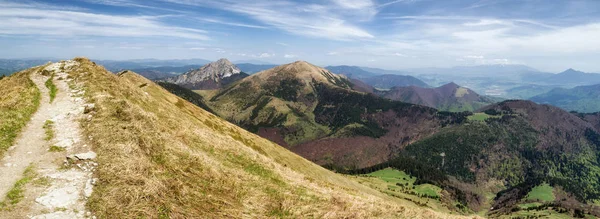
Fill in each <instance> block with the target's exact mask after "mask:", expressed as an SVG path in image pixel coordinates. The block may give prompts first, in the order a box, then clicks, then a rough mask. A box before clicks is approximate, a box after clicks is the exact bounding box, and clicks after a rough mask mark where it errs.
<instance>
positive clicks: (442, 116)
mask: <svg viewBox="0 0 600 219" xmlns="http://www.w3.org/2000/svg"><path fill="white" fill-rule="evenodd" d="M277 85H278V86H277ZM163 86H164V85H163ZM355 87H356V85H355V84H353V80H349V79H345V77H344V76H335V75H334V74H331V73H329V72H328V71H327V70H325V69H322V68H319V67H317V66H314V65H311V64H310V63H306V62H295V63H290V64H287V65H282V66H279V67H275V68H273V69H270V70H266V71H263V72H259V73H256V74H254V75H252V76H251V77H248V78H245V79H242V80H240V81H238V82H234V83H233V84H232V85H230V86H229V87H226V88H223V89H218V90H212V91H196V93H197V94H200V95H199V96H198V97H196V98H195V100H196V101H198V102H201V103H202V104H204V105H203V106H202V107H205V108H206V107H207V108H209V109H210V110H213V111H214V112H215V113H216V114H217V115H220V116H222V117H223V118H225V119H227V120H229V121H231V122H234V123H236V124H238V125H240V126H241V127H243V128H245V129H247V130H249V131H251V132H254V133H257V134H258V135H260V136H262V137H265V138H267V139H269V140H271V141H273V142H276V143H278V144H280V145H282V146H284V147H286V148H288V149H289V150H291V151H293V152H295V153H297V154H299V155H301V156H303V157H305V158H307V159H309V160H311V161H313V162H315V163H317V164H319V165H322V166H324V167H326V168H329V169H331V170H334V171H336V172H340V173H345V174H351V175H354V174H358V175H356V176H353V178H354V179H357V180H359V182H362V183H364V184H365V185H368V186H370V187H372V188H375V189H377V190H379V191H382V192H384V193H386V194H388V195H390V196H392V197H395V198H399V199H403V200H407V201H411V202H413V203H415V204H417V205H420V206H429V207H430V208H433V209H438V210H440V211H452V212H463V213H465V214H480V215H482V216H494V217H496V216H502V215H507V214H513V213H514V212H516V213H514V215H527V214H526V213H524V212H529V211H534V212H538V213H539V214H547V215H549V214H552V213H554V214H556V215H565V216H566V217H568V215H569V214H565V213H566V212H568V211H569V210H568V209H571V210H575V211H577V212H581V214H591V215H597V214H598V212H597V211H596V210H595V207H594V204H585V203H587V201H585V200H595V199H596V198H595V191H596V190H597V188H598V186H600V184H598V183H596V182H593V181H590V179H591V178H590V177H591V176H594V174H596V170H595V168H597V166H595V163H596V162H597V161H595V159H596V158H595V157H596V156H598V153H599V152H598V151H597V150H598V149H597V143H596V140H595V137H594V136H595V135H597V134H594V133H596V132H595V131H593V130H594V125H596V123H589V122H588V121H585V120H582V119H580V118H578V117H577V115H573V114H571V113H569V112H566V111H564V110H561V109H558V108H556V107H551V106H548V105H538V104H536V103H534V102H531V101H524V100H511V101H501V102H498V103H495V102H496V101H493V100H488V101H489V102H488V103H482V104H481V105H479V106H478V107H472V108H470V109H468V110H467V109H465V110H457V111H459V112H454V113H451V112H444V111H438V110H436V109H434V108H429V107H426V106H419V105H412V104H408V103H405V102H397V101H393V100H389V99H386V98H382V97H379V96H378V95H377V94H376V93H377V92H381V93H384V92H390V91H377V90H376V89H373V91H374V92H372V93H371V92H366V93H365V92H364V91H362V90H361V89H362V88H363V87H364V85H363V86H362V87H361V89H359V90H354V88H355ZM409 88H411V89H415V88H416V87H414V86H413V87H409ZM395 89H396V88H395ZM418 89H423V90H428V89H431V88H418ZM436 89H438V90H437V91H436V92H438V93H439V94H444V95H448V94H450V95H451V96H452V97H465V96H469V95H471V96H472V97H473V98H474V99H477V98H483V97H481V96H478V95H477V94H476V93H474V92H473V91H471V90H469V89H466V88H462V87H460V86H458V85H456V84H448V85H446V86H444V87H442V88H436ZM393 90H394V89H392V90H391V91H393ZM249 94H251V95H249ZM384 97H385V95H384ZM469 98H471V97H469ZM471 100H473V99H471ZM438 107H439V106H438ZM231 109H241V111H232V110H231ZM463 111H466V112H463ZM468 111H474V112H468ZM405 115H406V116H409V115H410V119H409V118H408V117H405ZM355 116H356V117H355ZM565 121H569V122H565ZM594 121H595V120H594ZM558 124H561V125H560V126H558ZM550 127H553V128H554V129H551V128H550ZM399 139H401V140H400V141H398V140H399ZM574 139H577V140H575V141H574ZM562 153H566V154H562ZM590 153H591V154H593V155H592V156H591V157H587V158H586V156H587V155H586V154H590ZM565 156H566V157H565ZM567 157H568V158H567ZM572 159H575V160H578V161H577V162H582V163H581V164H579V165H583V166H586V167H592V168H591V169H585V170H582V169H579V168H578V167H577V166H578V164H572V165H571V164H569V167H564V166H562V167H559V166H560V165H561V164H563V163H565V162H567V161H568V160H572ZM569 162H570V161H569ZM557 165H558V166H557ZM390 167H391V168H394V169H389V168H390ZM386 168H387V169H386ZM398 170H401V171H404V172H396V171H398ZM548 171H553V174H552V175H550V176H544V173H547V172H548ZM407 173H408V174H410V175H406V174H407ZM365 174H366V175H365ZM387 175H391V176H387ZM407 176H408V179H410V180H409V181H407V180H406V179H405V178H407ZM365 177H366V178H365ZM373 177H375V178H380V179H374V178H373ZM400 179H402V180H400ZM379 180H382V181H379ZM390 183H391V184H390ZM398 183H399V184H402V185H403V186H400V185H398ZM409 184H410V185H412V186H409ZM523 185H529V186H528V187H523ZM536 185H539V186H542V187H543V186H545V187H543V188H553V189H555V190H556V191H560V193H561V194H563V195H564V196H565V197H569V198H563V199H555V198H554V199H552V200H550V198H545V199H542V200H540V201H538V200H537V198H528V197H529V196H530V195H528V194H530V193H532V192H533V194H534V195H533V196H534V197H535V196H536V195H535V194H536V193H539V192H536V191H537V189H534V188H537V187H535V186H536ZM549 185H551V186H549ZM584 187H588V188H589V190H587V189H586V190H581V189H582V188H584ZM517 191H520V192H519V193H515V192H517ZM531 191H532V192H531ZM546 194H547V192H546ZM546 197H550V196H547V195H546ZM592 202H593V201H592ZM574 203H577V204H575V205H578V206H585V207H576V208H573V207H574ZM552 206H554V207H552ZM544 207H546V208H547V207H550V208H553V209H554V210H551V211H547V210H545V209H543V208H544ZM486 209H492V210H486ZM586 209H587V210H586ZM511 212H513V213H511ZM538 213H535V214H538ZM577 214H579V213H577ZM571 215H573V214H571Z"/></svg>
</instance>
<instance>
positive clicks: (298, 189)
mask: <svg viewBox="0 0 600 219" xmlns="http://www.w3.org/2000/svg"><path fill="white" fill-rule="evenodd" d="M76 60H77V61H78V62H80V63H81V65H80V66H79V67H77V68H76V69H73V70H70V71H69V70H68V72H69V73H70V76H71V77H73V78H74V79H75V80H76V82H77V83H82V84H83V86H84V88H85V90H86V97H85V98H86V99H87V100H88V101H89V102H93V103H95V104H96V108H97V111H96V112H95V114H94V116H93V118H92V119H91V120H90V121H86V122H84V124H83V126H82V127H84V129H85V130H84V132H85V135H86V137H88V136H89V137H90V138H89V139H91V142H90V143H91V144H92V145H93V147H94V150H95V151H96V152H97V153H98V163H99V167H98V169H97V171H96V174H97V177H98V178H99V181H98V183H97V185H96V186H95V190H94V193H93V195H92V197H91V198H90V199H89V202H88V207H89V208H90V210H92V211H93V212H94V213H95V214H96V215H97V216H99V218H256V217H260V218H264V217H273V218H281V217H291V218H297V217H309V218H311V217H312V218H374V217H382V218H398V217H400V218H432V217H433V218H436V217H438V218H439V217H453V216H450V215H445V214H441V213H436V212H433V211H431V210H426V209H420V208H417V207H415V206H413V205H410V204H407V205H406V206H403V205H401V203H403V202H400V201H398V200H392V199H390V198H388V197H386V196H385V195H383V194H381V193H379V192H376V191H374V190H372V189H369V188H367V187H364V186H361V185H359V184H358V183H356V182H354V181H351V180H349V179H347V178H345V177H343V176H340V175H337V174H334V173H332V172H330V171H328V170H326V169H323V168H321V167H320V166H317V165H315V164H313V163H311V162H309V161H307V160H305V159H303V158H301V157H299V156H297V155H295V154H293V153H291V152H289V151H288V150H286V149H284V148H283V147H281V146H278V145H276V144H274V143H272V142H270V141H268V140H265V139H263V138H260V137H258V136H256V135H254V134H252V133H249V132H247V131H245V130H243V129H241V128H239V127H237V126H234V125H232V124H230V123H228V122H226V121H224V120H222V119H220V118H217V117H216V116H214V115H212V114H210V113H208V112H206V111H204V110H202V109H200V108H198V107H196V106H194V105H192V104H191V103H188V102H185V101H182V100H181V99H180V98H178V97H176V96H174V95H172V94H170V93H168V92H167V91H166V90H164V89H162V88H161V87H159V86H157V85H155V84H154V83H152V82H151V81H148V80H146V79H144V78H143V77H141V76H139V75H136V74H133V73H125V74H123V75H121V76H116V75H113V74H110V73H108V72H107V71H106V70H105V69H104V68H102V67H100V66H96V65H95V64H94V63H92V62H90V61H89V60H87V59H76ZM144 83H146V84H148V86H144V87H141V88H140V87H139V86H138V85H140V84H144Z"/></svg>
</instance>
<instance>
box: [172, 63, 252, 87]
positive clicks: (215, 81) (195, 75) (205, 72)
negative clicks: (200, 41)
mask: <svg viewBox="0 0 600 219" xmlns="http://www.w3.org/2000/svg"><path fill="white" fill-rule="evenodd" d="M247 76H248V74H246V73H244V72H242V71H241V70H240V69H239V68H238V67H237V66H235V65H234V64H233V63H231V62H230V61H229V60H227V59H219V60H217V61H216V62H211V63H208V64H206V65H205V66H202V67H201V68H199V69H195V70H190V71H188V72H186V73H183V74H181V75H177V76H173V77H170V78H165V79H162V80H163V81H165V82H169V83H173V84H178V85H180V86H183V87H186V88H188V89H193V90H211V89H218V88H221V87H224V86H226V85H228V84H230V83H232V82H235V81H237V80H240V79H242V78H245V77H247Z"/></svg>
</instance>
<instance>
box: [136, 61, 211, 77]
mask: <svg viewBox="0 0 600 219" xmlns="http://www.w3.org/2000/svg"><path fill="white" fill-rule="evenodd" d="M200 67H202V66H201V65H186V66H178V67H172V66H161V67H149V68H138V69H131V71H133V72H135V73H138V74H140V75H142V76H144V77H146V78H148V79H151V80H155V79H162V78H168V77H173V76H176V75H180V74H183V73H185V72H188V71H190V70H193V69H197V68H200Z"/></svg>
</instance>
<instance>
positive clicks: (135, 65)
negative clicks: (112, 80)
mask: <svg viewBox="0 0 600 219" xmlns="http://www.w3.org/2000/svg"><path fill="white" fill-rule="evenodd" d="M94 61H95V62H96V63H98V64H100V65H103V66H104V67H105V68H107V69H108V70H109V71H112V72H119V71H123V70H131V69H142V68H154V67H161V66H171V67H178V66H186V65H204V64H207V63H209V62H210V61H208V60H205V59H171V60H160V59H132V60H94Z"/></svg>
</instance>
